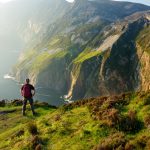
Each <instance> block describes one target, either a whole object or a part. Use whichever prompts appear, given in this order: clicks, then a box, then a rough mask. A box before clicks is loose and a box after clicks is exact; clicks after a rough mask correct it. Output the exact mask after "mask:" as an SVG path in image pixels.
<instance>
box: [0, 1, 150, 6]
mask: <svg viewBox="0 0 150 150" xmlns="http://www.w3.org/2000/svg"><path fill="white" fill-rule="evenodd" d="M10 1H14V0H0V2H1V3H8V2H10ZM66 1H68V2H71V3H72V2H74V0H66ZM115 1H129V2H135V3H142V4H145V5H149V6H150V0H115Z"/></svg>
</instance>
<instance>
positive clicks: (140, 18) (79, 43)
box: [12, 0, 150, 105]
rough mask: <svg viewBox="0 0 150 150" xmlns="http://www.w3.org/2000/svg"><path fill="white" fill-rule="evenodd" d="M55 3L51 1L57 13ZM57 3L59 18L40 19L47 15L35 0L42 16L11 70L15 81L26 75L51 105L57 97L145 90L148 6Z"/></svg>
mask: <svg viewBox="0 0 150 150" xmlns="http://www.w3.org/2000/svg"><path fill="white" fill-rule="evenodd" d="M58 1H59V0H58ZM58 1H57V2H54V1H53V3H54V4H55V5H56V6H57V7H56V8H58V9H59V10H60V12H61V11H62V8H61V7H60V6H62V5H61V4H59V3H58ZM42 4H43V5H42ZM47 5H48V4H47ZM63 5H65V6H66V7H65V8H64V9H63V10H64V11H63V13H62V15H61V16H59V15H58V16H57V17H56V18H57V19H56V20H53V19H52V21H53V22H51V23H49V22H46V23H44V20H45V18H51V17H52V16H51V14H53V13H50V15H48V14H47V7H45V3H41V5H40V6H41V7H42V6H43V8H44V7H45V10H44V14H45V15H46V17H43V13H42V15H39V16H38V17H39V18H40V20H42V24H43V26H42V28H40V29H41V31H39V33H38V34H36V38H33V39H34V42H33V43H32V40H31V41H30V42H29V43H28V44H27V47H28V48H27V49H25V52H24V53H23V54H22V55H21V56H20V58H19V61H18V63H17V64H16V66H15V67H14V68H13V70H12V76H15V77H16V80H17V81H19V82H23V81H24V78H26V77H27V76H28V77H29V78H31V80H32V83H33V84H34V85H35V86H36V87H37V88H39V87H40V88H41V89H42V92H41V93H45V94H47V95H50V97H49V99H50V100H49V101H50V103H51V104H52V105H60V104H61V99H60V97H62V98H63V97H65V98H67V99H72V100H77V99H82V98H88V97H93V96H103V95H111V94H119V93H121V92H127V91H136V90H140V89H141V90H145V91H146V90H148V89H149V83H150V77H149V73H148V72H149V71H148V70H149V64H150V57H149V47H150V45H149V34H150V33H149V32H150V30H149V28H150V27H149V22H150V20H149V18H150V17H149V16H150V12H149V10H150V7H149V6H145V5H141V4H135V3H129V2H116V1H109V0H106V1H104V0H95V1H88V0H77V1H76V2H75V3H72V4H70V3H67V2H65V3H63ZM49 6H50V5H49ZM48 10H49V9H48ZM39 11H40V10H39ZM49 11H52V12H54V11H57V10H55V7H53V10H49ZM118 12H119V13H118ZM34 17H35V16H33V18H34ZM50 20H51V19H50ZM39 22H41V21H39ZM39 22H38V23H35V24H34V26H35V25H38V24H40V23H39ZM25 29H26V28H25ZM43 30H44V31H43ZM30 32H31V31H30ZM30 32H29V33H30ZM27 33H28V32H27ZM31 33H32V32H31ZM143 37H144V38H143ZM145 43H146V44H145ZM43 79H44V80H43ZM114 86H115V88H114Z"/></svg>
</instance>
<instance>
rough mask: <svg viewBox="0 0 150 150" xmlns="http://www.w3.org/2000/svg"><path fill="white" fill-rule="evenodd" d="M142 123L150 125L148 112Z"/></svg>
mask: <svg viewBox="0 0 150 150" xmlns="http://www.w3.org/2000/svg"><path fill="white" fill-rule="evenodd" d="M144 125H145V126H146V127H149V126H150V114H148V115H146V117H145V118H144Z"/></svg>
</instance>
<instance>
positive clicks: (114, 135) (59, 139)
mask: <svg viewBox="0 0 150 150" xmlns="http://www.w3.org/2000/svg"><path fill="white" fill-rule="evenodd" d="M118 97H120V98H121V96H118ZM111 100H113V101H111ZM101 101H103V98H91V99H87V100H83V101H77V102H75V103H73V104H69V105H66V106H62V107H60V108H57V109H55V108H50V107H46V106H38V107H36V112H37V113H38V115H37V116H35V117H34V116H32V114H31V111H30V110H29V106H28V109H27V116H22V114H21V107H20V106H15V107H14V106H11V105H9V106H6V107H4V108H0V111H4V110H12V109H16V111H15V112H13V113H9V114H5V115H0V133H1V134H0V149H1V150H7V149H9V150H10V149H12V150H23V149H24V150H25V149H26V150H30V149H33V139H34V138H35V136H33V135H32V134H31V133H30V132H29V131H28V126H29V123H30V125H31V126H32V122H33V123H34V124H36V126H37V131H38V134H37V137H38V138H39V139H40V140H41V145H42V147H43V149H47V150H49V149H52V150H76V149H78V150H84V149H86V150H91V149H93V148H94V147H96V146H97V145H98V146H99V147H104V148H106V147H107V146H109V147H114V148H115V149H117V148H118V147H119V146H123V147H125V146H126V147H131V146H132V147H135V149H146V147H148V146H149V143H148V142H149V140H150V136H149V135H150V130H149V128H148V126H147V125H149V124H150V121H149V114H150V102H149V101H150V92H140V93H133V94H128V93H127V94H126V96H125V99H124V100H119V99H117V96H116V97H114V98H113V97H110V98H108V99H107V100H105V101H104V102H101ZM110 110H111V111H110ZM112 110H118V111H116V112H117V113H118V115H117V116H118V117H120V119H123V118H124V121H125V118H127V117H131V118H132V119H133V123H134V124H135V123H138V122H139V123H140V124H141V125H142V126H139V125H140V124H139V125H138V127H139V129H136V130H135V131H134V128H133V129H132V130H131V129H129V130H128V131H126V130H123V129H122V128H118V125H117V124H118V122H117V121H116V120H115V119H118V117H117V116H116V114H115V113H113V112H115V111H112ZM130 111H131V112H134V111H135V112H136V116H134V115H133V114H132V113H129V112H130ZM100 113H103V115H102V116H101V119H98V118H97V117H98V116H99V115H100ZM120 115H121V116H120ZM146 117H147V120H145V118H146ZM134 119H136V120H134ZM110 121H112V123H113V122H116V123H115V124H114V125H113V124H110ZM137 121H138V122H137ZM125 125H128V124H126V122H122V124H121V126H125ZM131 127H132V125H131ZM130 130H131V131H130ZM19 131H24V134H22V135H19V136H18V132H19ZM141 142H142V143H141ZM102 143H103V144H102ZM142 144H143V145H144V146H143V145H142ZM142 146H143V147H142Z"/></svg>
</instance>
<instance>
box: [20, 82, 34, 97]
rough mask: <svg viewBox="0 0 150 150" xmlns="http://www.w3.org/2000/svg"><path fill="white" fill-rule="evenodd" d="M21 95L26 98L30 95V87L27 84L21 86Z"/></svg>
mask: <svg viewBox="0 0 150 150" xmlns="http://www.w3.org/2000/svg"><path fill="white" fill-rule="evenodd" d="M22 96H24V97H26V98H30V97H32V93H31V87H30V85H29V84H25V85H24V86H23V89H22Z"/></svg>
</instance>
